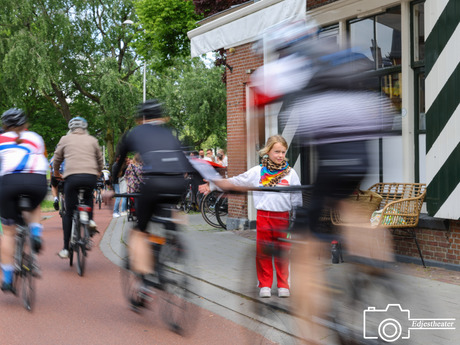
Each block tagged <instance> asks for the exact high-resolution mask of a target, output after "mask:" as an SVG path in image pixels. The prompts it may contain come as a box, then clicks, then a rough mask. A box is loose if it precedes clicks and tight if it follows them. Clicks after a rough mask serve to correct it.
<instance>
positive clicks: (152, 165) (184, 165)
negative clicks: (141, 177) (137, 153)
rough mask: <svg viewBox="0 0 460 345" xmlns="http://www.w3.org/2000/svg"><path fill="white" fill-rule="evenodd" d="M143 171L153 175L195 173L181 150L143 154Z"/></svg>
mask: <svg viewBox="0 0 460 345" xmlns="http://www.w3.org/2000/svg"><path fill="white" fill-rule="evenodd" d="M142 161H143V162H144V165H143V167H142V170H143V171H144V173H146V174H153V175H178V174H183V173H187V172H193V171H194V169H193V168H192V166H191V165H190V163H189V161H188V159H187V157H185V154H184V152H182V151H180V150H157V151H149V152H145V153H143V154H142Z"/></svg>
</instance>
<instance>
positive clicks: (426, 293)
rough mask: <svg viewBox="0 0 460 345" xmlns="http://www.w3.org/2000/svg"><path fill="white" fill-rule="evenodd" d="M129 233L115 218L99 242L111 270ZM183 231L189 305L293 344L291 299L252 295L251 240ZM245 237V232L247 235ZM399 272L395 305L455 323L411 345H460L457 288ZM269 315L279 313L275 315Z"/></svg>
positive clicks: (198, 223) (197, 219) (192, 223)
mask: <svg viewBox="0 0 460 345" xmlns="http://www.w3.org/2000/svg"><path fill="white" fill-rule="evenodd" d="M129 227H130V223H129V222H128V221H127V219H126V217H119V218H114V219H113V220H112V221H111V223H110V225H109V226H108V228H107V230H106V231H105V234H104V237H103V239H102V240H101V242H100V248H101V250H102V251H103V253H104V255H105V256H107V257H108V258H109V259H110V260H111V261H112V262H114V263H116V264H120V259H121V257H120V253H121V249H122V247H123V246H124V241H123V237H124V236H125V235H126V233H127V231H128V230H129ZM184 230H185V231H184V232H185V237H186V240H187V243H189V245H190V248H191V251H192V254H193V258H192V272H190V274H191V276H192V277H193V278H194V279H193V282H192V287H191V289H192V291H193V292H194V293H195V294H196V295H198V296H201V298H198V299H196V300H194V301H193V302H194V303H197V304H200V306H202V307H205V308H207V309H208V310H211V311H213V312H215V313H216V314H219V315H221V316H224V317H225V318H227V319H229V320H232V321H234V322H237V323H239V324H242V325H244V326H246V327H248V328H250V329H251V330H254V331H256V332H258V333H260V334H262V335H264V336H265V337H266V338H268V339H270V340H272V341H274V342H277V343H280V344H290V343H295V338H294V337H292V335H295V334H296V331H295V327H294V326H293V321H292V317H290V316H289V315H288V314H286V313H285V312H284V311H285V310H288V309H289V303H290V301H291V299H280V298H278V297H276V288H273V289H272V293H273V294H274V296H273V297H272V298H270V299H264V300H263V301H261V300H260V299H258V298H257V296H256V295H255V294H256V291H257V289H256V288H255V286H256V283H257V280H256V277H255V268H254V266H255V265H254V257H255V256H254V251H255V241H254V236H252V234H250V236H238V235H237V234H236V233H235V232H232V231H224V230H222V229H216V228H213V227H211V226H209V225H207V224H206V223H205V222H204V221H203V219H202V217H201V214H192V215H189V216H188V224H187V225H186V226H185V227H184ZM250 231H251V230H249V231H246V234H248V232H249V233H250ZM252 231H254V230H252ZM345 266H346V265H345V264H341V265H332V264H331V265H325V271H326V272H327V273H328V274H335V272H340V271H343V269H344V267H345ZM402 266H403V265H402V264H398V267H397V270H396V271H395V275H396V276H397V277H398V278H397V279H398V282H400V283H401V284H402V285H403V286H404V288H405V289H406V290H407V291H408V293H407V294H406V295H405V298H404V300H403V301H401V302H400V304H401V306H402V308H403V309H409V310H410V318H412V319H414V318H425V319H429V318H431V319H439V318H455V319H456V321H455V326H456V330H414V331H412V333H411V341H412V344H417V345H424V344H427V345H428V344H429V345H431V344H442V345H454V344H460V308H459V298H458V296H459V295H460V286H459V285H458V284H448V283H445V282H442V281H438V280H432V279H427V278H421V277H417V276H415V275H411V274H408V272H409V271H404V270H402V268H401V267H402ZM405 267H409V266H405ZM412 269H413V268H412ZM398 272H399V273H398ZM456 274H460V273H459V272H453V275H456ZM418 275H420V274H418ZM293 279H295V277H293ZM275 286H276V285H275ZM257 300H258V301H257ZM261 302H262V303H261ZM263 303H270V304H271V305H272V306H275V307H276V308H268V309H264V304H263ZM274 309H277V310H278V311H275V312H274ZM261 310H262V311H263V312H262V313H260V311H261ZM257 311H259V312H257ZM268 313H270V314H273V315H268ZM259 314H262V316H261V315H259ZM331 343H333V342H331ZM395 344H404V343H403V342H395Z"/></svg>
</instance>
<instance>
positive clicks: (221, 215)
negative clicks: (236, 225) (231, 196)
mask: <svg viewBox="0 0 460 345" xmlns="http://www.w3.org/2000/svg"><path fill="white" fill-rule="evenodd" d="M215 210H216V219H217V222H218V223H219V225H220V226H221V227H222V228H224V229H225V230H227V216H228V197H227V194H222V195H220V196H219V198H218V200H217V203H216V208H215Z"/></svg>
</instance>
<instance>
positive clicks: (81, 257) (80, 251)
mask: <svg viewBox="0 0 460 345" xmlns="http://www.w3.org/2000/svg"><path fill="white" fill-rule="evenodd" d="M86 227H87V225H85V224H81V223H80V222H79V225H78V227H77V233H78V235H77V237H78V240H77V242H76V243H75V251H76V254H77V272H78V275H79V276H80V277H83V274H84V273H85V261H86V236H85V234H86V233H87V231H86Z"/></svg>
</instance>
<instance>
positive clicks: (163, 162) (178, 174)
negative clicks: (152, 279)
mask: <svg viewBox="0 0 460 345" xmlns="http://www.w3.org/2000/svg"><path fill="white" fill-rule="evenodd" d="M136 122H137V124H138V126H136V127H134V128H133V129H132V130H131V131H130V132H128V133H127V134H126V135H125V136H124V137H123V138H122V139H121V142H120V144H119V147H118V152H117V156H118V155H119V156H120V162H123V161H124V160H125V157H126V155H127V154H128V152H135V153H139V154H140V156H141V160H142V162H143V166H142V173H143V183H142V184H141V186H140V194H141V195H140V197H139V199H138V202H137V205H138V208H137V210H136V213H137V224H135V225H134V227H133V231H131V234H130V239H129V243H130V246H129V247H130V258H133V255H134V254H139V253H140V257H141V258H140V260H141V261H143V262H146V261H148V259H147V257H146V256H145V257H143V256H144V253H145V255H148V253H149V249H148V248H145V246H143V244H146V243H147V241H146V238H147V237H146V235H147V234H146V233H145V231H146V228H147V224H148V222H149V220H150V218H151V216H152V215H153V214H157V215H158V213H160V210H161V205H160V204H177V202H178V201H179V200H180V198H181V195H182V193H183V192H184V190H185V187H186V181H185V178H184V174H185V173H187V172H191V171H193V169H192V167H191V166H190V163H189V162H188V160H187V158H186V157H185V154H184V153H183V151H182V148H181V144H180V142H179V141H178V140H177V139H176V137H175V136H174V135H173V134H172V133H171V131H170V130H169V129H168V128H166V127H164V126H162V125H163V124H165V123H166V122H167V119H166V118H164V117H163V112H162V108H161V105H160V103H158V101H157V100H154V99H152V100H147V101H146V102H145V103H142V104H141V105H140V106H139V109H138V112H137V115H136ZM118 169H120V167H119V166H118V165H117V168H116V169H115V170H114V171H113V174H114V175H116V174H118ZM144 259H145V260H144ZM144 266H145V270H142V269H140V267H136V265H133V269H134V270H137V271H139V273H150V272H149V269H151V268H152V266H150V265H148V264H145V265H144Z"/></svg>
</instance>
